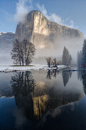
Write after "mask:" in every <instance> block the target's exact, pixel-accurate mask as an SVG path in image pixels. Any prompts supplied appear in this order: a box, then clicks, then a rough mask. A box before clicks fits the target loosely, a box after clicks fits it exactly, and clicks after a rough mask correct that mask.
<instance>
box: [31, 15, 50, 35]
mask: <svg viewBox="0 0 86 130" xmlns="http://www.w3.org/2000/svg"><path fill="white" fill-rule="evenodd" d="M46 26H47V22H46V20H42V15H41V17H40V15H35V16H34V30H33V32H34V33H38V34H42V35H45V36H48V35H49V31H48V29H47V28H46Z"/></svg>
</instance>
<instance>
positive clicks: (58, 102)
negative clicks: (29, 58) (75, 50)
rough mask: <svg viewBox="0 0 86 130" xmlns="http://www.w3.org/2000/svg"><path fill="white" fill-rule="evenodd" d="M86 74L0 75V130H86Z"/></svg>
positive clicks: (35, 73)
mask: <svg viewBox="0 0 86 130" xmlns="http://www.w3.org/2000/svg"><path fill="white" fill-rule="evenodd" d="M85 94H86V72H85V71H78V72H75V71H74V72H66V71H65V70H63V71H56V70H53V71H42V70H40V71H27V72H14V73H13V72H10V73H0V130H57V129H58V130H86V96H85Z"/></svg>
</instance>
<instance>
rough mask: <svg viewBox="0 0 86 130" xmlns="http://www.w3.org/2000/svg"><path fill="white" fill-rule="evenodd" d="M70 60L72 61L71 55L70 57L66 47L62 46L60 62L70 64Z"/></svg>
mask: <svg viewBox="0 0 86 130" xmlns="http://www.w3.org/2000/svg"><path fill="white" fill-rule="evenodd" d="M71 61H72V57H71V55H70V54H69V51H68V50H67V48H66V47H64V50H63V55H62V63H63V64H64V65H70V64H71Z"/></svg>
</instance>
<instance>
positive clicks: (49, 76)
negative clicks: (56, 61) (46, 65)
mask: <svg viewBox="0 0 86 130" xmlns="http://www.w3.org/2000/svg"><path fill="white" fill-rule="evenodd" d="M57 74H59V71H58V70H56V69H53V70H48V71H47V76H46V78H47V79H52V77H55V78H56V75H57Z"/></svg>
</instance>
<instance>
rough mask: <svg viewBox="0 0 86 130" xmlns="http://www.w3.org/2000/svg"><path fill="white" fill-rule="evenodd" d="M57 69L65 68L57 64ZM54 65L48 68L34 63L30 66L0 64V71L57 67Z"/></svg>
mask: <svg viewBox="0 0 86 130" xmlns="http://www.w3.org/2000/svg"><path fill="white" fill-rule="evenodd" d="M57 68H58V69H63V68H66V66H65V65H58V66H57ZM57 68H56V67H53V68H49V67H48V66H47V65H39V64H34V65H32V66H10V65H0V71H1V72H2V71H4V72H10V71H27V70H48V69H50V70H51V69H57Z"/></svg>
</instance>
